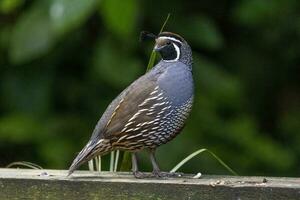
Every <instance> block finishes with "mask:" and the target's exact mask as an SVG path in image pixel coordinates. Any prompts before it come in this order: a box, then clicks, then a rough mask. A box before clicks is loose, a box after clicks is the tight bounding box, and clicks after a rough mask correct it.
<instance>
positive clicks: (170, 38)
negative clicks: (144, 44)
mask: <svg viewBox="0 0 300 200" xmlns="http://www.w3.org/2000/svg"><path fill="white" fill-rule="evenodd" d="M159 38H161V39H167V40H172V41H174V42H179V43H180V44H182V42H181V41H180V40H177V39H175V38H173V37H167V36H161V37H159Z"/></svg>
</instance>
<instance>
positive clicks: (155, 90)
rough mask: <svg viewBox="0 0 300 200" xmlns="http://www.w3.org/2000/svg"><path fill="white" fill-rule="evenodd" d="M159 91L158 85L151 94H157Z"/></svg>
mask: <svg viewBox="0 0 300 200" xmlns="http://www.w3.org/2000/svg"><path fill="white" fill-rule="evenodd" d="M157 92H158V86H156V87H155V88H154V91H153V92H151V93H150V95H153V94H155V93H157Z"/></svg>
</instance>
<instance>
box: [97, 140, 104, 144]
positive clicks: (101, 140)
mask: <svg viewBox="0 0 300 200" xmlns="http://www.w3.org/2000/svg"><path fill="white" fill-rule="evenodd" d="M102 141H104V139H101V140H99V141H98V142H97V143H96V145H98V144H100V143H101V142H102Z"/></svg>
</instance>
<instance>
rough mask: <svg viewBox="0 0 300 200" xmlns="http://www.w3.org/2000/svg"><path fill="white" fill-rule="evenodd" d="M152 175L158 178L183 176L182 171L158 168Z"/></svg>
mask: <svg viewBox="0 0 300 200" xmlns="http://www.w3.org/2000/svg"><path fill="white" fill-rule="evenodd" d="M152 176H153V177H156V178H176V177H181V176H182V173H174V172H162V171H158V170H153V171H152Z"/></svg>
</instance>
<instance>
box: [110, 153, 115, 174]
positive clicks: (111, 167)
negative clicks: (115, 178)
mask: <svg viewBox="0 0 300 200" xmlns="http://www.w3.org/2000/svg"><path fill="white" fill-rule="evenodd" d="M114 161H115V151H112V152H111V153H110V164H109V171H110V172H113V171H114Z"/></svg>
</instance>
